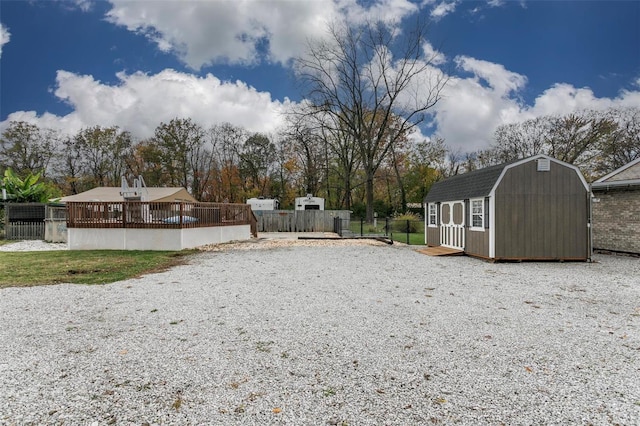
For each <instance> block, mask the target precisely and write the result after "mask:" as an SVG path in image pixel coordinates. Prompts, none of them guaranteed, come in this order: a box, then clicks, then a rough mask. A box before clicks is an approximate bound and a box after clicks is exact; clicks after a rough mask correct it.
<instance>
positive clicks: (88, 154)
mask: <svg viewBox="0 0 640 426" xmlns="http://www.w3.org/2000/svg"><path fill="white" fill-rule="evenodd" d="M70 148H75V149H76V150H77V154H78V156H79V160H80V164H81V167H82V172H83V174H84V175H85V176H86V177H87V178H88V180H89V182H90V184H91V186H119V185H120V179H121V177H122V175H124V174H125V172H126V170H127V156H128V155H129V154H130V151H129V149H130V148H131V135H130V133H129V132H126V131H121V130H120V129H119V128H118V127H108V128H105V127H100V126H95V127H90V128H86V129H83V130H81V131H80V132H78V134H77V135H76V136H75V137H74V143H73V144H72V145H70ZM72 160H73V158H72V156H71V154H70V153H69V154H68V155H67V167H68V170H71V163H70V162H69V161H72Z"/></svg>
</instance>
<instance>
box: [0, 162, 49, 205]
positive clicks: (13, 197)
mask: <svg viewBox="0 0 640 426" xmlns="http://www.w3.org/2000/svg"><path fill="white" fill-rule="evenodd" d="M40 178H41V175H40V173H36V174H32V173H30V172H29V173H27V174H26V175H25V177H24V178H20V177H19V176H18V175H17V174H16V173H14V172H13V170H11V169H7V170H5V171H4V177H3V179H2V187H3V188H4V189H5V190H6V193H7V200H8V201H10V202H15V203H46V202H48V201H49V199H50V198H51V197H53V196H56V195H58V194H57V191H56V190H55V188H54V187H52V186H51V185H49V184H47V183H45V182H38V181H39V180H40Z"/></svg>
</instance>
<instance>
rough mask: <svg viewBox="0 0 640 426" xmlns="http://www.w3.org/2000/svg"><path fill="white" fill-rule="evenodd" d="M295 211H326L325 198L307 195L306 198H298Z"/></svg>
mask: <svg viewBox="0 0 640 426" xmlns="http://www.w3.org/2000/svg"><path fill="white" fill-rule="evenodd" d="M295 210H324V198H320V197H314V196H312V195H311V194H307V196H306V197H297V198H296V208H295Z"/></svg>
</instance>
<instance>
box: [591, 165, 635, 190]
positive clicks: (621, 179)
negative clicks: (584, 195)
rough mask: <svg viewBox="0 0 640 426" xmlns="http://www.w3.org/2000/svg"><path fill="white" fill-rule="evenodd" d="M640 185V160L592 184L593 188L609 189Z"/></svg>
mask: <svg viewBox="0 0 640 426" xmlns="http://www.w3.org/2000/svg"><path fill="white" fill-rule="evenodd" d="M637 185H640V158H636V159H635V160H633V161H631V162H629V163H627V164H625V165H624V166H622V167H620V168H617V169H616V170H614V171H612V172H611V173H609V174H608V175H605V176H603V177H601V178H600V179H598V180H597V181H595V182H593V184H591V186H592V188H596V189H598V188H609V187H612V186H637Z"/></svg>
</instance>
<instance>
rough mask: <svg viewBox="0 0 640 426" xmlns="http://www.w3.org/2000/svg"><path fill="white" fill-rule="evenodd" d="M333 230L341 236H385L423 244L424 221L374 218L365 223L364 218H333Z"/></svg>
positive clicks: (406, 242)
mask: <svg viewBox="0 0 640 426" xmlns="http://www.w3.org/2000/svg"><path fill="white" fill-rule="evenodd" d="M334 232H336V233H337V234H339V235H340V236H341V237H387V238H389V239H391V240H393V241H397V242H400V243H405V244H410V245H424V244H425V238H424V221H422V220H404V219H394V218H390V217H387V218H375V219H374V220H373V223H367V222H366V220H365V219H364V218H360V217H351V219H350V220H348V221H347V220H344V219H340V218H335V222H334Z"/></svg>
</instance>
